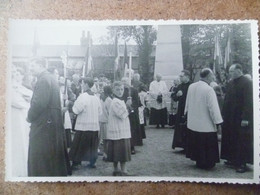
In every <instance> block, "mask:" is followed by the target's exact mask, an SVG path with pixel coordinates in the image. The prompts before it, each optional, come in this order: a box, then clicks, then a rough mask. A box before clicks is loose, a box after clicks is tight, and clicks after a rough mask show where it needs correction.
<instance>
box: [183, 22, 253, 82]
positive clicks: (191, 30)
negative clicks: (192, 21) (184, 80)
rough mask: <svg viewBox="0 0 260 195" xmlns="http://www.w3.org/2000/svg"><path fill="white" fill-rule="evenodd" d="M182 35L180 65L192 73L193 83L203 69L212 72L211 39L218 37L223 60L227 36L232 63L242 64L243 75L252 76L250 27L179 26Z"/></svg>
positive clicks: (222, 25)
mask: <svg viewBox="0 0 260 195" xmlns="http://www.w3.org/2000/svg"><path fill="white" fill-rule="evenodd" d="M230 32H231V33H230ZM181 33H182V51H183V65H184V68H185V69H188V70H190V72H191V73H192V78H191V79H192V80H194V79H195V76H196V74H197V73H198V71H199V70H201V69H202V68H205V67H210V68H212V64H213V56H214V45H215V43H214V37H215V35H216V34H217V33H218V34H219V37H220V47H221V50H222V56H224V55H225V53H224V52H225V47H226V44H227V39H228V34H231V36H232V38H231V55H232V62H233V63H235V62H238V63H241V64H242V66H243V68H244V71H245V72H249V73H251V71H252V51H251V36H250V25H249V24H217V25H182V26H181ZM232 62H231V63H232ZM227 69H228V67H227Z"/></svg>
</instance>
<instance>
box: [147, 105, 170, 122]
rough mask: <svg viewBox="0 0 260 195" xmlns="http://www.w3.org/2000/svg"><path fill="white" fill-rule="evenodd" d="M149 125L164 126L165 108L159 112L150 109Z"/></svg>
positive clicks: (165, 120)
mask: <svg viewBox="0 0 260 195" xmlns="http://www.w3.org/2000/svg"><path fill="white" fill-rule="evenodd" d="M149 123H150V125H166V124H167V123H168V120H167V108H163V109H160V110H156V109H154V108H151V113H150V120H149Z"/></svg>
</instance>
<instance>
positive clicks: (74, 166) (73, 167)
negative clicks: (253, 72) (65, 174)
mask: <svg viewBox="0 0 260 195" xmlns="http://www.w3.org/2000/svg"><path fill="white" fill-rule="evenodd" d="M80 167H81V165H72V166H71V169H72V170H73V171H76V170H79V169H80Z"/></svg>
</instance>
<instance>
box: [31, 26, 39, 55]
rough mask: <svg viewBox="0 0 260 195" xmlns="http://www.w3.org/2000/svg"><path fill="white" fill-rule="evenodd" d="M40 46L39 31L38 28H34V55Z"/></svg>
mask: <svg viewBox="0 0 260 195" xmlns="http://www.w3.org/2000/svg"><path fill="white" fill-rule="evenodd" d="M39 47H40V41H39V37H38V31H37V28H35V29H34V37H33V46H32V53H33V56H34V57H35V56H37V50H38V48H39Z"/></svg>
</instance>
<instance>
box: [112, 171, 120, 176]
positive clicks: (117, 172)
mask: <svg viewBox="0 0 260 195" xmlns="http://www.w3.org/2000/svg"><path fill="white" fill-rule="evenodd" d="M113 176H121V172H120V171H113Z"/></svg>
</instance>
